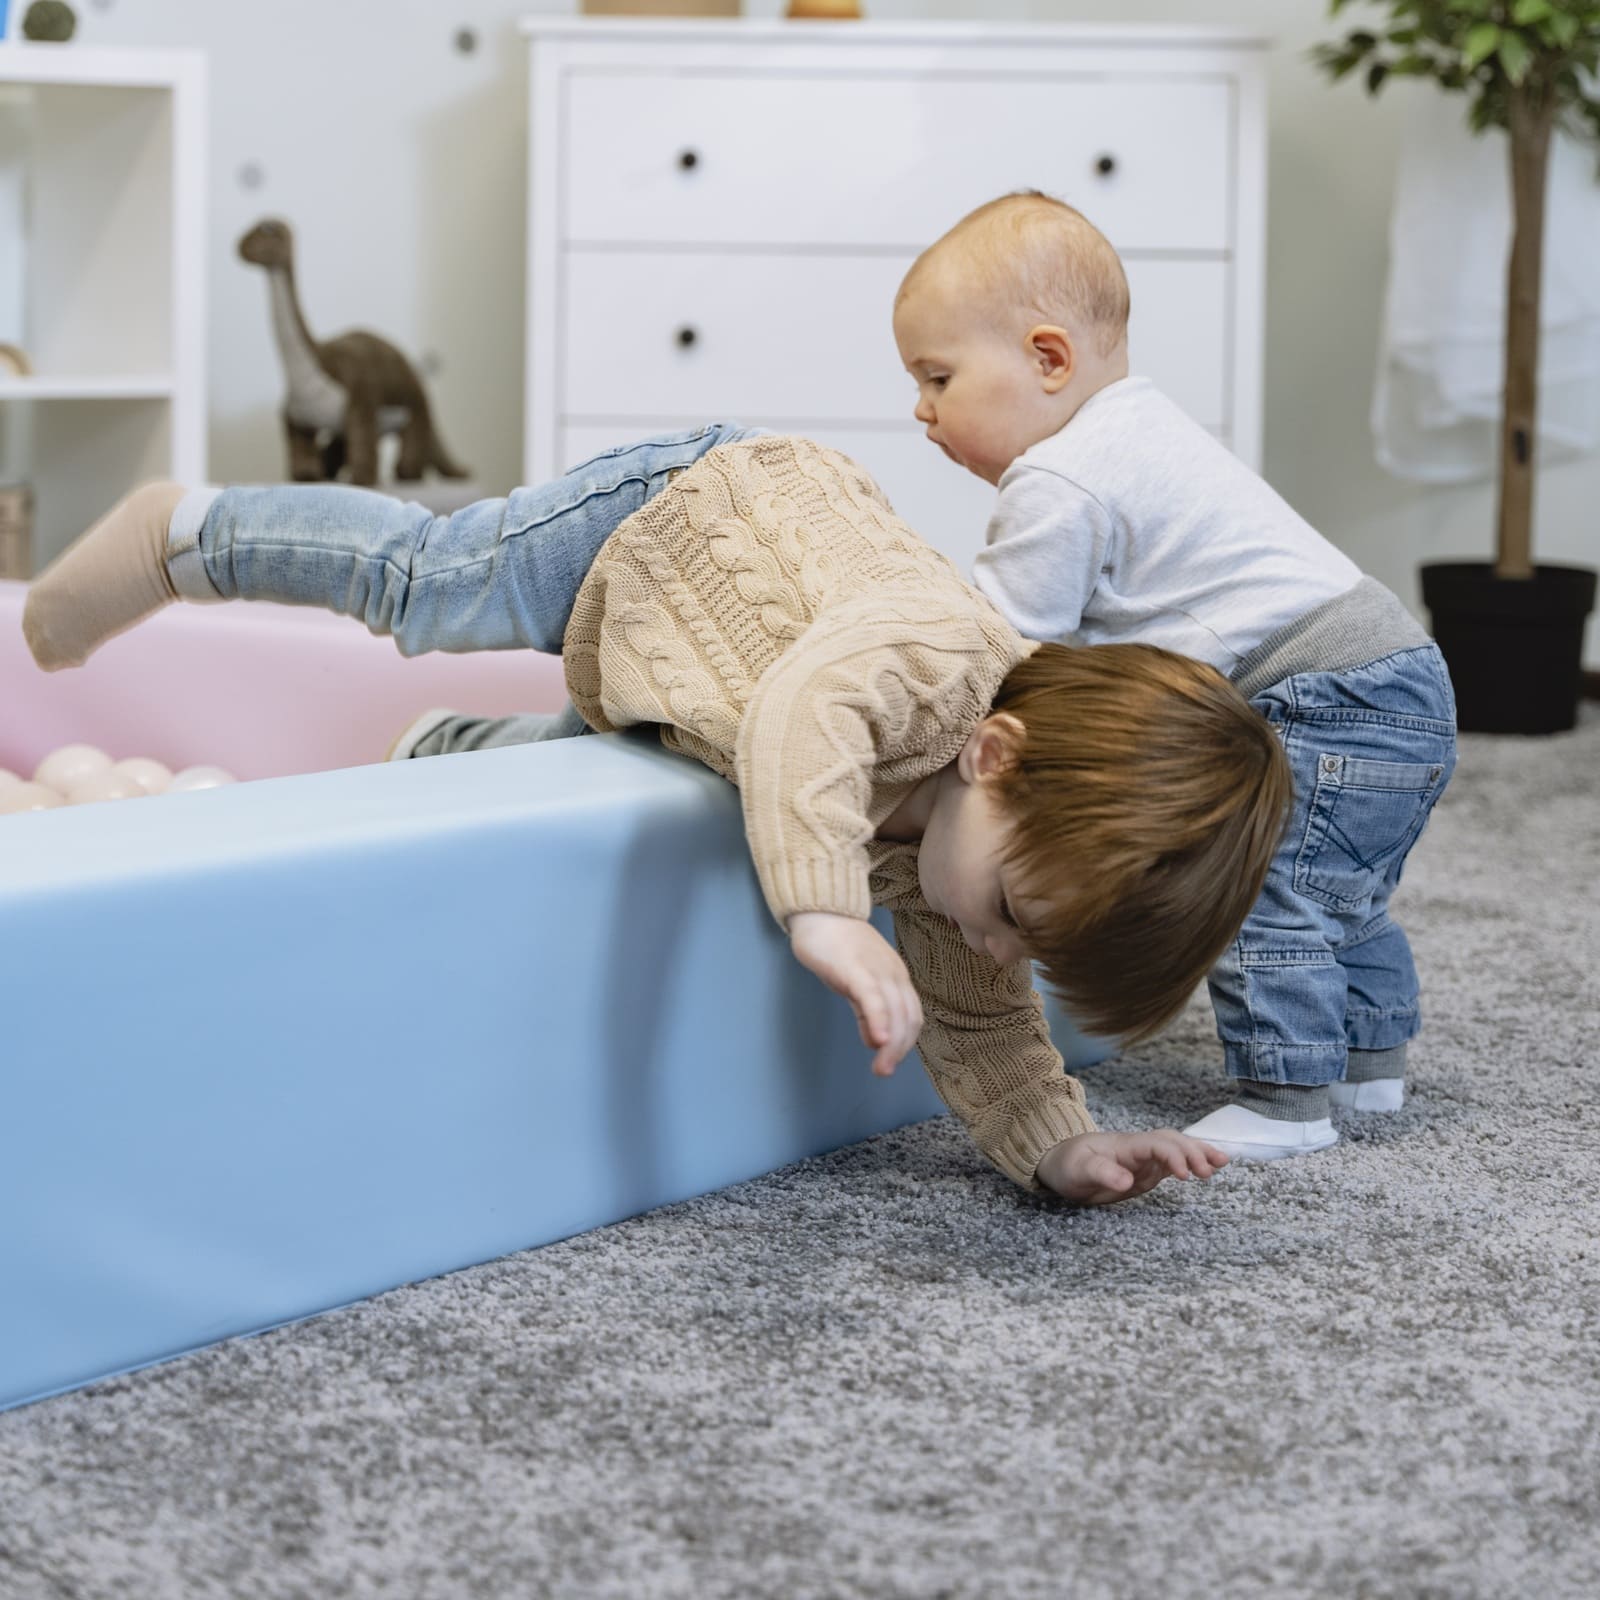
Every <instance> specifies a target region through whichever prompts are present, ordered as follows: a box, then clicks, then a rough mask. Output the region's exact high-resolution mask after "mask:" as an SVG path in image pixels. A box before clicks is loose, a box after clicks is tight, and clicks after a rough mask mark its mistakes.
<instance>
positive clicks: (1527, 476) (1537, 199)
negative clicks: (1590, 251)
mask: <svg viewBox="0 0 1600 1600" xmlns="http://www.w3.org/2000/svg"><path fill="white" fill-rule="evenodd" d="M1533 95H1538V98H1537V99H1535V98H1534V97H1533ZM1553 115H1554V102H1553V99H1552V97H1551V96H1550V95H1548V94H1539V91H1538V90H1537V89H1535V90H1534V91H1533V94H1532V95H1531V94H1530V92H1529V87H1528V86H1526V85H1525V86H1524V87H1523V88H1521V89H1513V90H1512V91H1511V107H1510V118H1509V123H1510V132H1511V215H1512V229H1511V265H1510V268H1509V271H1508V273H1507V282H1506V352H1505V358H1506V370H1505V414H1504V416H1503V418H1502V420H1501V429H1500V512H1499V523H1498V529H1497V534H1496V539H1495V566H1494V570H1495V575H1496V576H1497V577H1501V578H1531V577H1532V576H1533V469H1534V449H1535V440H1536V438H1537V435H1536V433H1535V431H1534V425H1535V423H1536V421H1537V413H1538V408H1539V293H1540V289H1541V288H1542V286H1543V275H1544V201H1545V187H1546V183H1545V180H1546V174H1547V173H1548V170H1549V166H1550V132H1551V125H1552V121H1553Z"/></svg>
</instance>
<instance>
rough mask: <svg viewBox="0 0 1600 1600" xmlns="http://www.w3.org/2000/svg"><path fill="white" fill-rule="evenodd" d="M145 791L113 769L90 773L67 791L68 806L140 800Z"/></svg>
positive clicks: (108, 768)
mask: <svg viewBox="0 0 1600 1600" xmlns="http://www.w3.org/2000/svg"><path fill="white" fill-rule="evenodd" d="M144 796H145V790H144V789H143V788H142V787H141V786H140V785H139V784H137V783H135V782H134V780H133V779H132V778H130V777H128V776H127V775H126V774H124V773H121V772H118V771H117V769H116V768H115V767H107V768H106V770H105V771H104V772H91V773H90V774H89V776H88V777H87V778H85V779H84V780H83V782H82V783H75V784H73V786H72V787H71V788H70V789H68V790H67V804H68V805H69V806H87V805H93V804H94V802H95V801H96V800H142V799H144Z"/></svg>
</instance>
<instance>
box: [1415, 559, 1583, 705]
mask: <svg viewBox="0 0 1600 1600" xmlns="http://www.w3.org/2000/svg"><path fill="white" fill-rule="evenodd" d="M1594 592H1595V573H1594V572H1593V571H1591V570H1590V569H1589V568H1588V567H1547V566H1540V567H1535V568H1534V572H1533V576H1532V577H1531V578H1527V579H1518V578H1497V577H1496V576H1495V573H1494V567H1493V566H1492V565H1491V564H1490V563H1489V562H1487V561H1448V562H1437V563H1434V564H1431V565H1428V566H1425V567H1423V569H1422V599H1423V603H1424V604H1425V605H1426V606H1427V608H1428V611H1429V613H1430V615H1431V616H1432V618H1433V636H1434V638H1435V640H1437V642H1438V645H1439V649H1440V650H1441V651H1442V652H1443V653H1444V659H1445V664H1446V665H1447V666H1448V667H1449V668H1450V681H1451V682H1452V683H1453V684H1454V685H1455V691H1456V712H1457V716H1458V720H1459V723H1460V726H1461V729H1462V731H1463V732H1467V733H1560V732H1561V731H1562V729H1564V728H1570V727H1571V726H1572V725H1573V724H1574V723H1575V722H1576V721H1577V720H1578V698H1579V695H1580V692H1581V689H1582V680H1583V629H1584V624H1585V622H1586V621H1587V620H1588V616H1589V613H1590V611H1592V610H1593V609H1594Z"/></svg>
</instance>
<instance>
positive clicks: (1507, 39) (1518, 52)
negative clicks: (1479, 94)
mask: <svg viewBox="0 0 1600 1600" xmlns="http://www.w3.org/2000/svg"><path fill="white" fill-rule="evenodd" d="M1500 64H1501V66H1503V67H1504V68H1505V69H1506V76H1507V77H1508V78H1509V79H1510V80H1511V81H1512V82H1513V83H1521V82H1522V80H1523V79H1524V78H1525V77H1527V75H1528V68H1529V67H1531V66H1532V65H1533V51H1531V50H1530V49H1529V48H1528V43H1527V41H1526V40H1525V39H1524V38H1523V37H1522V35H1521V34H1520V33H1512V32H1511V30H1510V29H1509V28H1508V29H1506V31H1505V32H1503V33H1502V34H1501V35H1500Z"/></svg>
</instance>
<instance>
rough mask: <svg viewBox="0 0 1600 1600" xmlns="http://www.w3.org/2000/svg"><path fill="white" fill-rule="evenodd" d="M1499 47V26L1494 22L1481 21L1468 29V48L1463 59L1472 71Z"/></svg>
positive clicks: (1463, 52) (1463, 53) (1464, 51)
mask: <svg viewBox="0 0 1600 1600" xmlns="http://www.w3.org/2000/svg"><path fill="white" fill-rule="evenodd" d="M1499 48H1500V30H1499V28H1498V27H1496V26H1495V24H1494V23H1492V22H1480V23H1478V24H1477V25H1476V26H1475V27H1472V28H1469V29H1467V43H1466V48H1465V49H1464V50H1463V51H1462V53H1461V54H1462V61H1463V62H1464V63H1465V65H1466V67H1467V68H1468V70H1469V71H1470V70H1471V69H1472V68H1473V67H1476V66H1479V65H1481V64H1482V63H1483V62H1485V61H1487V60H1488V59H1489V57H1490V56H1492V55H1493V54H1494V53H1495V51H1496V50H1498V49H1499Z"/></svg>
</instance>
